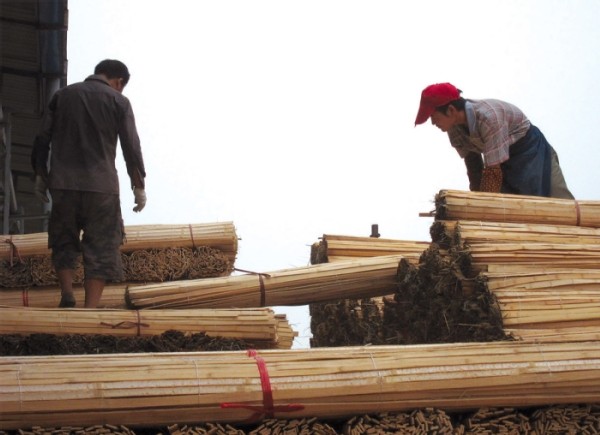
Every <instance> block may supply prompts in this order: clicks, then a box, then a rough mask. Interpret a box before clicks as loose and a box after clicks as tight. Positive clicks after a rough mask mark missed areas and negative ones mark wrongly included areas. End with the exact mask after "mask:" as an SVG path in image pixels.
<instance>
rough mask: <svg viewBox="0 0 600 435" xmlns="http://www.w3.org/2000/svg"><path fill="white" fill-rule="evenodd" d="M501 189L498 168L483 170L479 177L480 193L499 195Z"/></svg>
mask: <svg viewBox="0 0 600 435" xmlns="http://www.w3.org/2000/svg"><path fill="white" fill-rule="evenodd" d="M501 188H502V169H501V168H500V166H492V167H490V168H485V169H484V170H483V174H482V177H481V187H480V190H481V192H490V193H500V189H501Z"/></svg>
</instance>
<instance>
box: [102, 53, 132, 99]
mask: <svg viewBox="0 0 600 435" xmlns="http://www.w3.org/2000/svg"><path fill="white" fill-rule="evenodd" d="M94 74H100V75H103V76H104V77H106V79H107V80H108V82H109V84H110V85H111V87H113V88H115V89H116V90H117V91H119V92H122V91H123V88H125V85H126V84H127V83H128V82H129V77H130V75H129V70H128V69H127V66H126V65H125V64H124V63H123V62H121V61H119V60H114V59H105V60H103V61H102V62H100V63H99V64H98V65H96V68H95V69H94Z"/></svg>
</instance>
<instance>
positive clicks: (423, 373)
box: [0, 342, 600, 430]
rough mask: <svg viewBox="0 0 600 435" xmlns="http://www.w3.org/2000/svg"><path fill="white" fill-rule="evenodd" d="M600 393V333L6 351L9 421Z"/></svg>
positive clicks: (217, 417) (0, 386)
mask: <svg viewBox="0 0 600 435" xmlns="http://www.w3.org/2000/svg"><path fill="white" fill-rule="evenodd" d="M599 400H600V342H589V343H518V342H494V343H452V344H438V345H414V346H401V347H398V346H367V347H354V348H352V347H346V348H335V349H326V348H323V349H311V350H304V351H303V350H294V351H289V350H288V351H284V350H266V351H261V352H239V351H238V352H199V353H198V352H189V353H175V354H165V353H163V354H135V355H131V354H129V355H126V354H120V355H90V356H87V355H70V356H64V357H60V356H55V357H36V358H31V357H4V358H1V359H0V404H1V405H2V413H0V429H2V430H13V429H18V428H21V427H31V426H32V425H39V426H47V427H51V426H55V425H60V424H64V422H70V424H72V425H74V426H87V425H92V424H98V422H104V423H105V424H111V425H115V426H118V425H125V426H140V425H141V426H153V427H156V426H160V425H167V424H172V423H173V422H177V423H179V424H194V423H195V422H208V421H212V422H219V423H237V424H240V423H242V422H248V421H249V419H251V420H252V419H254V420H261V419H263V418H264V417H271V418H291V417H293V418H303V417H307V418H312V417H317V418H320V419H332V418H348V417H349V416H353V415H362V414H376V413H381V412H399V411H410V410H414V409H418V408H425V407H432V408H438V409H445V410H446V411H447V412H456V411H458V410H465V409H473V408H477V407H481V408H485V407H488V408H492V407H503V406H507V407H531V406H544V405H550V404H572V403H594V402H598V401H599Z"/></svg>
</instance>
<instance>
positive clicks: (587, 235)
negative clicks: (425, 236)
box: [430, 220, 600, 249]
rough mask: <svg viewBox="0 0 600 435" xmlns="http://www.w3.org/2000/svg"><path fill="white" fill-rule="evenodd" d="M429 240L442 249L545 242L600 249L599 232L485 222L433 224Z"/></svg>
mask: <svg viewBox="0 0 600 435" xmlns="http://www.w3.org/2000/svg"><path fill="white" fill-rule="evenodd" d="M430 234H431V240H432V242H434V243H437V244H438V245H440V246H441V247H444V248H446V249H448V248H450V247H453V248H454V249H464V248H465V247H466V246H470V245H474V244H482V243H489V242H493V243H499V242H509V243H518V242H542V241H543V242H546V243H569V244H580V245H600V229H599V228H581V227H574V226H569V225H540V224H527V223H513V222H489V221H466V220H459V221H435V222H434V223H433V224H432V225H431V228H430Z"/></svg>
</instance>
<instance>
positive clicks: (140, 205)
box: [133, 187, 146, 212]
mask: <svg viewBox="0 0 600 435" xmlns="http://www.w3.org/2000/svg"><path fill="white" fill-rule="evenodd" d="M133 196H135V207H133V211H135V212H140V211H142V210H143V209H144V207H145V206H146V191H145V190H144V189H142V188H141V187H134V188H133Z"/></svg>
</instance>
